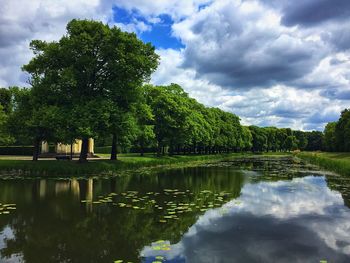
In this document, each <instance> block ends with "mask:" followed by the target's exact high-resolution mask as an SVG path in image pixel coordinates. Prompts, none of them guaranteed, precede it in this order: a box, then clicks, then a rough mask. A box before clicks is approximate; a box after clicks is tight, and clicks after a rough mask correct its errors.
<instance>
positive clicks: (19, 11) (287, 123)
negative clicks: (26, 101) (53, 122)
mask: <svg viewBox="0 0 350 263" xmlns="http://www.w3.org/2000/svg"><path fill="white" fill-rule="evenodd" d="M73 18H78V19H94V20H100V21H103V22H104V23H108V24H109V25H110V26H117V27H120V28H122V29H123V30H125V31H128V32H135V33H136V34H137V35H138V37H139V38H141V39H142V40H143V41H145V42H151V43H152V44H153V45H154V46H155V47H156V52H157V53H158V54H159V55H160V58H161V60H160V65H159V67H158V69H157V71H156V72H155V73H154V74H153V75H152V79H151V82H152V83H153V84H155V85H167V84H170V83H178V84H180V85H181V86H182V87H183V88H184V89H185V90H186V92H188V93H189V95H190V96H191V97H193V98H195V99H197V100H198V101H199V102H201V103H203V104H205V105H206V106H210V107H219V108H221V109H223V110H226V111H229V112H233V113H235V114H237V115H238V116H239V117H240V118H241V122H242V124H244V125H258V126H277V127H290V128H293V129H301V130H323V128H324V126H325V125H326V123H327V122H330V121H336V120H337V119H338V118H339V115H340V112H341V111H342V110H343V109H345V108H349V107H350V1H349V0H294V1H288V0H172V1H170V0H169V1H166V0H152V1H148V0H109V1H107V0H89V1H85V0H60V1H58V0H31V1H28V0H10V1H9V0H0V86H2V87H8V86H14V85H17V86H28V85H29V84H28V78H29V76H28V75H26V73H25V72H22V71H21V66H22V65H23V64H26V63H28V61H29V60H30V59H31V57H32V56H33V54H32V52H31V50H30V49H29V43H30V41H31V40H32V39H41V40H46V41H53V40H58V39H59V38H60V37H61V36H62V35H64V34H65V26H66V24H67V23H68V22H69V21H70V20H71V19H73Z"/></svg>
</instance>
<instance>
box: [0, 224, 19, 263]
mask: <svg viewBox="0 0 350 263" xmlns="http://www.w3.org/2000/svg"><path fill="white" fill-rule="evenodd" d="M14 238H15V236H14V234H13V231H12V229H11V227H9V226H5V227H4V228H3V230H1V232H0V260H1V262H2V263H14V262H23V259H22V258H23V256H22V255H21V254H13V255H11V256H10V257H9V258H3V257H2V256H3V255H2V253H1V250H2V249H3V248H5V247H6V244H5V242H6V240H9V239H14Z"/></svg>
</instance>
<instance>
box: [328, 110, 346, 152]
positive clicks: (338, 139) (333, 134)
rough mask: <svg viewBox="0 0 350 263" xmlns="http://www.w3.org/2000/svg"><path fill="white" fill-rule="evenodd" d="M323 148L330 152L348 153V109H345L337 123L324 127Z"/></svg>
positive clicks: (330, 123)
mask: <svg viewBox="0 0 350 263" xmlns="http://www.w3.org/2000/svg"><path fill="white" fill-rule="evenodd" d="M324 148H325V150H327V151H330V152H350V109H345V110H344V111H343V112H342V113H341V115H340V118H339V120H338V121H336V122H329V123H328V124H327V125H326V127H325V130H324Z"/></svg>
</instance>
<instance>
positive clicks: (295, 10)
mask: <svg viewBox="0 0 350 263" xmlns="http://www.w3.org/2000/svg"><path fill="white" fill-rule="evenodd" d="M349 17H350V2H349V1H348V0H303V1H297V2H291V1H289V2H287V4H286V5H285V7H284V8H283V17H282V23H283V24H284V25H287V26H295V25H302V26H314V25H319V24H320V23H322V22H325V21H329V20H344V19H348V18H349Z"/></svg>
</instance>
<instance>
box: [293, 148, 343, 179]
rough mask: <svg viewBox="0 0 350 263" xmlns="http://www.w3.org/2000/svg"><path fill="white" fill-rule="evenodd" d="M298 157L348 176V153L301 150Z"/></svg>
mask: <svg viewBox="0 0 350 263" xmlns="http://www.w3.org/2000/svg"><path fill="white" fill-rule="evenodd" d="M298 157H300V158H301V159H303V160H306V161H308V162H310V163H312V164H316V165H319V166H321V167H323V168H325V169H327V170H330V171H334V172H336V173H339V174H342V175H348V176H350V153H331V152H302V153H300V154H298Z"/></svg>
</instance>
